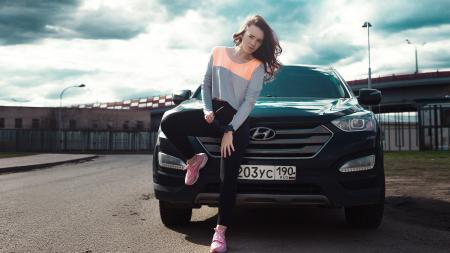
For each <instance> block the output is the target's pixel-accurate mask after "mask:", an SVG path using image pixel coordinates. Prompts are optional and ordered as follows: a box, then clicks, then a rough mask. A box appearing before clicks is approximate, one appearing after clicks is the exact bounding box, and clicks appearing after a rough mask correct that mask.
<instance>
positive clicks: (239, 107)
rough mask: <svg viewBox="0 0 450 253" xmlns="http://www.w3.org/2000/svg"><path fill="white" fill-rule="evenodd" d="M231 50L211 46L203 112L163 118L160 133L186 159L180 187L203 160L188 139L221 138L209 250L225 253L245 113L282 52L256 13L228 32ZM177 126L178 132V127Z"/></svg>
mask: <svg viewBox="0 0 450 253" xmlns="http://www.w3.org/2000/svg"><path fill="white" fill-rule="evenodd" d="M233 41H234V43H235V46H234V47H231V48H228V47H215V48H213V50H212V54H211V57H210V60H209V64H208V68H207V70H206V74H205V77H204V80H203V84H202V102H203V111H201V110H194V111H184V112H180V113H172V114H169V115H168V116H167V117H164V118H163V120H162V122H161V129H162V131H163V132H164V133H165V134H166V136H167V138H168V139H169V140H170V141H171V142H172V143H173V144H174V145H175V146H176V147H177V148H178V149H179V150H180V152H181V153H182V154H183V155H184V156H185V158H186V160H187V165H186V176H185V184H186V185H193V184H194V183H195V182H196V181H197V179H198V177H199V170H200V169H201V168H203V167H204V166H205V165H206V163H207V161H208V156H207V155H206V154H205V153H199V154H195V153H194V151H193V149H192V146H191V145H190V143H189V141H188V138H187V136H211V137H221V138H222V141H221V145H220V153H221V162H220V179H221V185H220V199H219V214H218V220H217V226H216V227H215V228H214V230H215V233H214V235H213V239H212V243H211V252H225V251H226V248H227V247H226V242H225V231H226V229H227V227H228V226H229V224H230V218H231V217H230V216H231V211H232V209H233V206H234V204H235V199H236V190H237V177H238V171H239V167H240V164H241V161H242V156H243V154H244V151H245V149H246V147H247V145H248V143H249V122H248V115H249V114H250V112H251V111H252V109H253V107H254V105H255V101H256V99H257V98H258V96H259V94H260V91H261V89H262V85H263V81H264V80H268V79H270V78H272V77H273V75H274V74H275V72H276V71H277V70H278V69H279V67H280V65H281V64H280V62H279V61H278V59H277V57H278V56H279V55H280V54H281V52H282V49H281V47H280V45H279V43H278V39H277V38H276V35H275V33H274V32H273V31H272V29H271V28H270V26H269V25H268V24H267V23H266V21H265V20H264V19H263V18H262V17H261V16H259V15H256V16H252V17H249V18H247V20H246V21H245V22H244V24H243V25H242V27H241V28H240V30H239V31H238V32H237V33H235V34H233ZM179 124H182V127H181V128H178V127H177V126H179Z"/></svg>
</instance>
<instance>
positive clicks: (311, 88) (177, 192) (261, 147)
mask: <svg viewBox="0 0 450 253" xmlns="http://www.w3.org/2000/svg"><path fill="white" fill-rule="evenodd" d="M173 100H174V102H175V103H176V104H178V106H176V107H175V108H173V109H171V110H169V111H166V112H165V113H168V114H170V113H173V112H175V111H182V110H201V109H202V101H201V89H200V87H198V89H197V90H196V91H195V92H194V94H192V96H191V92H190V91H187V90H185V91H182V92H181V93H178V94H174V95H173ZM380 100H381V93H380V91H379V90H376V89H361V90H359V96H358V97H356V96H355V95H354V94H353V93H352V91H351V89H350V88H349V86H348V84H347V83H346V82H345V81H344V79H343V78H342V77H341V76H340V75H339V73H338V72H337V71H336V70H334V69H333V68H324V67H319V66H305V65H301V66H297V65H295V66H294V65H289V66H283V68H282V69H281V70H280V72H279V73H278V74H277V75H276V77H275V79H274V80H271V81H269V82H266V83H265V84H264V86H263V90H262V91H261V94H260V97H259V98H258V100H257V101H256V105H255V107H254V109H253V111H252V112H251V114H250V129H251V130H250V136H249V138H250V144H249V146H248V148H247V150H246V152H245V155H244V159H243V162H242V165H241V168H240V171H239V179H238V194H237V197H236V205H288V206H294V205H320V206H328V207H344V208H345V217H346V220H347V222H348V223H349V224H350V225H352V226H355V227H361V228H377V227H378V226H379V225H380V223H381V220H382V217H383V209H384V198H385V178H384V165H383V149H382V147H383V146H382V143H381V139H380V128H379V125H378V122H377V121H376V118H375V117H374V114H373V113H372V112H371V111H369V110H366V109H364V108H363V107H362V106H361V105H360V104H359V103H361V104H364V105H375V104H378V103H379V102H380ZM180 127H183V126H182V124H180ZM190 140H191V142H192V145H193V147H194V148H195V150H196V151H197V152H204V153H207V154H208V156H209V160H208V163H207V165H206V166H205V167H204V168H203V169H202V170H201V171H200V177H199V179H198V181H197V182H196V183H195V184H194V185H193V186H185V184H184V176H185V171H183V170H182V169H183V166H184V162H183V161H182V160H181V159H180V158H179V157H182V156H181V154H180V153H179V152H178V151H177V149H176V148H175V147H174V146H173V145H172V144H171V143H170V141H169V140H168V139H167V138H166V136H165V135H164V133H163V132H162V131H161V130H159V132H158V139H157V142H156V146H155V149H154V156H153V182H154V191H155V197H156V198H157V199H158V200H159V207H160V215H161V219H162V222H163V223H164V224H165V225H166V226H173V225H182V224H187V223H188V222H190V219H191V215H192V208H200V207H201V206H202V205H208V206H217V205H218V198H219V182H220V181H219V166H220V149H219V145H220V139H218V138H210V137H194V136H193V137H190Z"/></svg>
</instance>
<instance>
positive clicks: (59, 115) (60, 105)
mask: <svg viewBox="0 0 450 253" xmlns="http://www.w3.org/2000/svg"><path fill="white" fill-rule="evenodd" d="M83 87H86V85H85V84H83V83H82V84H79V85H72V86H69V87H66V88H64V89H63V90H62V91H61V93H60V94H59V113H58V130H59V131H58V133H59V134H58V135H59V143H58V148H59V149H61V144H62V143H61V142H62V129H63V126H62V99H63V95H64V92H66V90H68V89H70V88H83Z"/></svg>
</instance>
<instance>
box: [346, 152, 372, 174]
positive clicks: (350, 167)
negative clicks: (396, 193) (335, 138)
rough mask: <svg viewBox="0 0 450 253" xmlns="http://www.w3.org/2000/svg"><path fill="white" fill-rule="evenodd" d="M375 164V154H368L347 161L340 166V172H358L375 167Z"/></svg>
mask: <svg viewBox="0 0 450 253" xmlns="http://www.w3.org/2000/svg"><path fill="white" fill-rule="evenodd" d="M373 166H375V155H368V156H364V157H360V158H357V159H353V160H350V161H348V162H346V163H345V164H344V165H342V166H341V167H340V168H339V171H340V172H343V173H345V172H356V171H364V170H370V169H373Z"/></svg>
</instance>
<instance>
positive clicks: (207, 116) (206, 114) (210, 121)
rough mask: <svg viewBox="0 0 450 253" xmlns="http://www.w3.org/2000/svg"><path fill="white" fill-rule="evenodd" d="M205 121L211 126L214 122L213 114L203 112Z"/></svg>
mask: <svg viewBox="0 0 450 253" xmlns="http://www.w3.org/2000/svg"><path fill="white" fill-rule="evenodd" d="M205 120H206V122H208V124H211V123H212V122H213V121H214V112H205Z"/></svg>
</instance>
